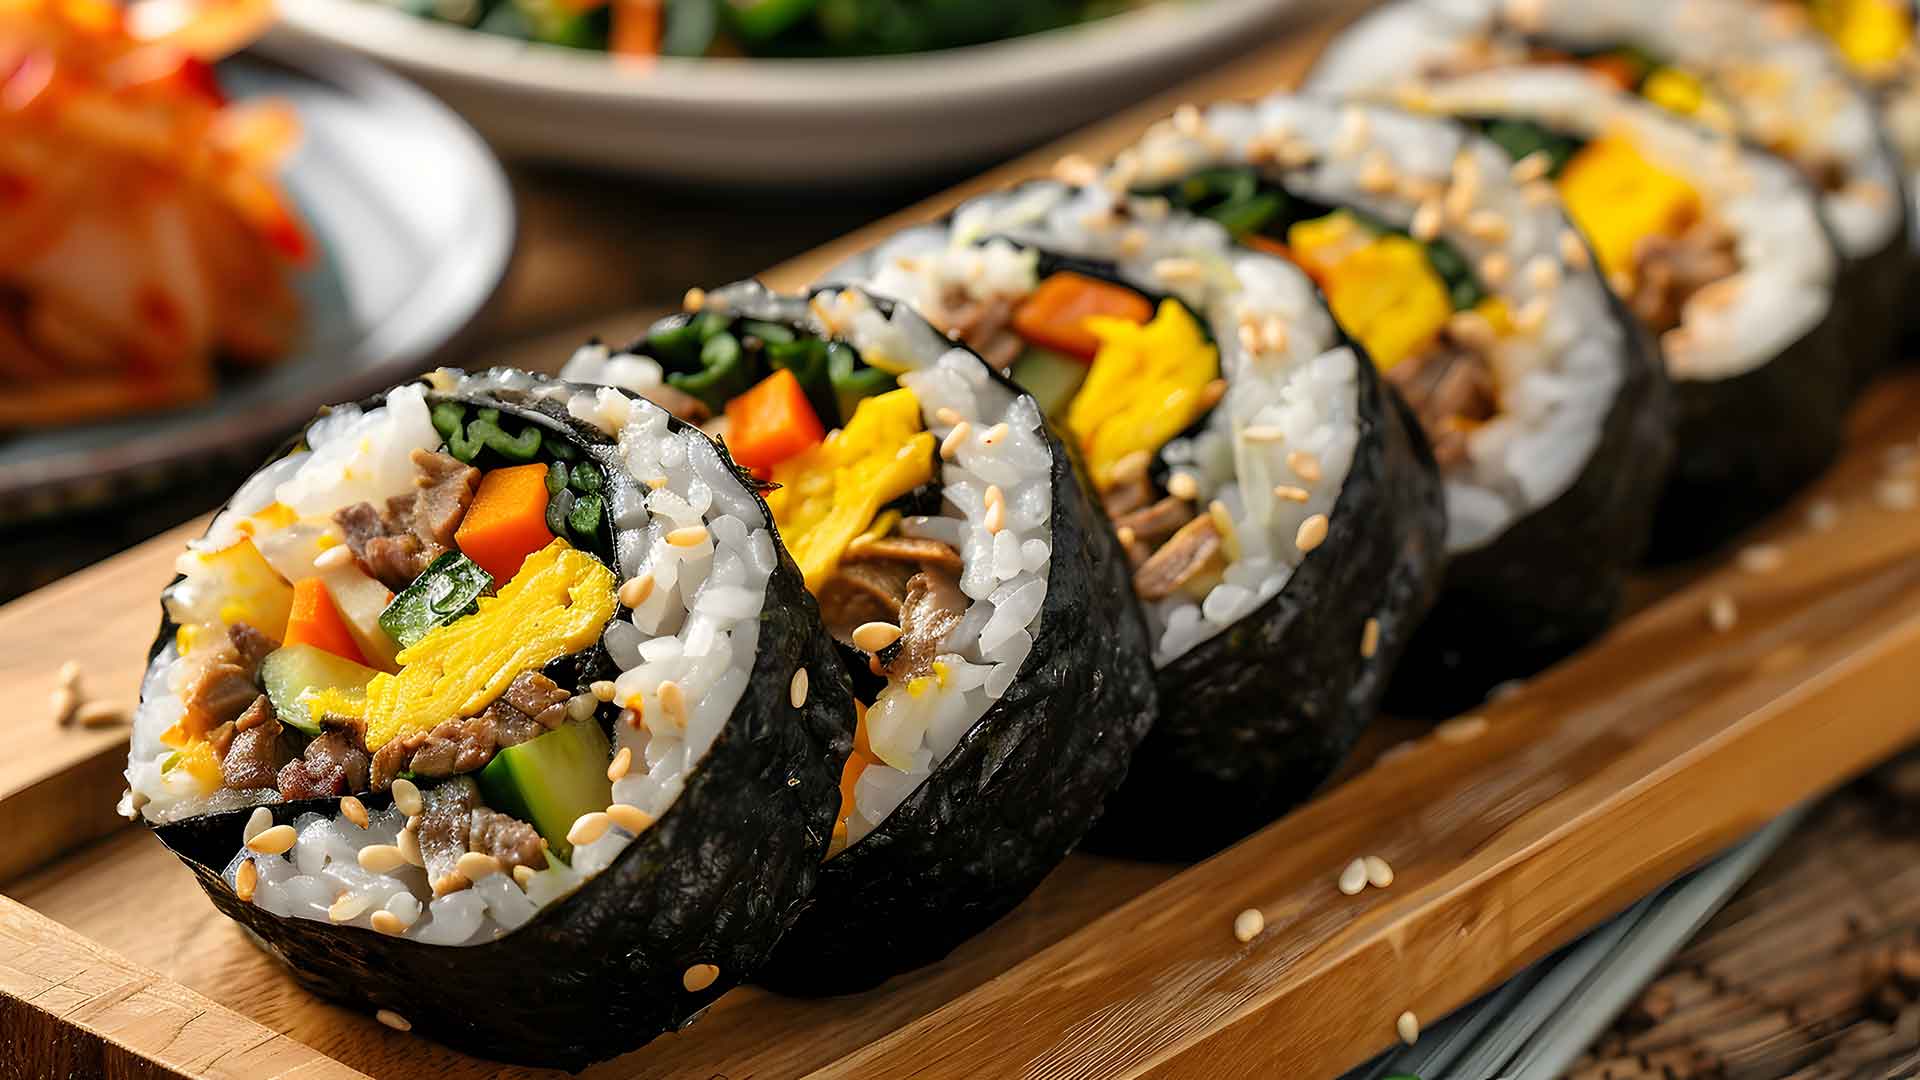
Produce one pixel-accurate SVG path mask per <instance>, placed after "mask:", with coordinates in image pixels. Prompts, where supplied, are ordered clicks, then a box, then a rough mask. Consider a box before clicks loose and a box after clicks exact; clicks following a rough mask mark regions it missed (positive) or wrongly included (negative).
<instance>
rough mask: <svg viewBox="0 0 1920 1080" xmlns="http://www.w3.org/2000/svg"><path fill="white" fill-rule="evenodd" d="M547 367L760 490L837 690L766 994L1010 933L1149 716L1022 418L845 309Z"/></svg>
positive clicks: (1039, 443) (1103, 596) (814, 986)
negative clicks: (814, 604)
mask: <svg viewBox="0 0 1920 1080" xmlns="http://www.w3.org/2000/svg"><path fill="white" fill-rule="evenodd" d="M567 370H568V372H569V373H570V374H572V375H574V376H576V377H580V378H590V379H591V378H617V379H619V380H621V382H622V385H625V386H628V387H630V388H632V389H634V390H635V391H636V392H639V393H643V394H647V395H650V396H662V397H664V395H666V394H686V395H694V396H696V397H698V398H699V401H700V407H701V409H702V410H703V411H705V412H707V413H708V414H709V415H710V416H711V419H710V420H709V421H708V424H709V430H711V431H713V432H714V433H715V434H716V435H718V436H720V437H722V438H724V439H725V441H726V443H727V445H728V447H729V448H730V449H731V450H732V453H733V457H734V459H735V460H736V461H739V462H741V463H742V464H744V465H747V466H749V467H751V468H753V469H754V470H755V471H756V473H757V474H758V475H759V476H761V477H762V478H764V479H765V480H767V481H768V482H769V483H771V484H772V485H775V486H774V489H773V490H772V491H770V492H769V493H768V495H767V502H768V505H769V507H771V509H772V512H773V516H774V520H775V522H776V523H777V524H778V526H779V529H780V535H781V537H782V539H783V540H784V541H785V543H786V545H787V547H788V548H789V549H790V550H791V551H792V552H793V553H794V557H795V558H796V560H797V561H798V563H799V565H800V568H801V572H802V573H803V574H804V576H805V579H806V583H807V586H808V588H809V589H810V590H812V592H813V594H814V595H815V596H816V597H817V598H818V600H819V603H820V613H821V617H822V618H823V620H824V625H825V628H826V630H827V631H828V632H829V633H830V634H831V635H832V637H833V639H834V641H835V642H836V643H837V644H838V647H839V649H840V653H841V656H842V657H843V659H844V661H845V663H846V665H847V668H848V670H849V671H850V673H851V677H852V680H853V686H854V692H855V697H856V701H857V705H856V708H857V709H858V710H859V711H860V719H859V725H858V736H857V741H856V746H855V750H854V753H853V756H852V757H851V758H850V759H848V761H847V766H846V770H845V772H844V773H843V775H842V781H841V783H842V791H843V803H842V807H841V816H840V821H839V824H838V825H837V826H836V828H835V832H834V838H833V846H832V849H831V850H830V852H829V854H828V857H827V861H826V865H825V866H824V867H823V868H822V869H821V875H820V885H819V888H818V889H817V890H816V891H815V893H814V899H813V904H812V906H811V908H810V909H809V910H808V912H807V913H806V915H804V916H803V917H802V918H801V920H800V922H799V923H798V924H797V925H796V926H795V927H794V928H793V929H792V930H791V931H790V932H789V933H788V935H787V936H786V938H785V939H784V940H783V941H782V943H781V945H780V948H779V950H778V952H777V953H776V954H775V957H774V960H773V962H772V963H771V965H770V966H769V967H768V968H766V969H765V970H763V971H762V972H761V975H760V978H761V981H762V982H764V983H766V984H768V985H770V986H772V987H774V988H776V989H780V990H786V991H791V992H797V993H808V994H819V993H838V992H850V991H855V990H861V989H866V988H868V987H871V986H874V985H876V984H878V983H880V982H881V981H883V980H885V979H886V978H888V977H890V976H892V975H895V974H898V973H900V972H903V971H907V970H910V969H912V968H914V967H918V966H920V965H922V964H927V963H931V962H933V961H935V960H938V959H940V958H941V957H943V956H945V955H946V954H947V953H948V952H949V951H951V950H952V949H953V947H954V946H956V945H958V944H959V943H960V942H962V941H964V940H966V939H967V938H968V937H970V936H972V935H973V934H974V933H976V932H978V931H979V930H981V929H982V928H984V927H986V926H987V925H988V924H990V923H992V922H993V921H994V920H996V919H998V918H999V917H1000V916H1001V915H1003V914H1005V913H1006V912H1007V911H1009V910H1011V909H1012V908H1013V907H1014V906H1015V905H1016V904H1018V903H1019V902H1020V900H1022V899H1023V898H1025V897H1026V895H1027V894H1028V893H1029V892H1031V891H1032V890H1033V888H1034V887H1035V886H1036V885H1038V884H1039V883H1040V880H1041V878H1043V877H1045V876H1046V874H1047V873H1048V871H1050V870H1051V869H1052V868H1053V867H1054V866H1055V865H1057V864H1058V863H1059V862H1060V860H1061V859H1063V858H1065V856H1066V855H1067V853H1068V851H1069V850H1071V849H1072V848H1073V846H1074V845H1075V844H1076V843H1077V842H1078V841H1079V840H1080V838H1081V836H1082V835H1083V834H1084V833H1085V831H1086V830H1087V828H1088V827H1089V826H1090V825H1091V823H1092V822H1093V820H1094V818H1095V817H1096V816H1097V815H1098V814H1099V812H1100V808H1101V806H1102V804H1103V803H1104V802H1105V801H1106V799H1107V797H1108V795H1109V794H1110V793H1111V792H1112V791H1113V789H1114V788H1115V787H1116V786H1118V784H1119V783H1120V779H1121V777H1122V776H1123V775H1124V773H1125V772H1126V768H1127V761H1128V758H1129V756H1130V755H1131V753H1132V751H1133V748H1134V746H1135V745H1136V744H1137V743H1138V742H1139V740H1140V738H1141V736H1142V735H1143V734H1144V732H1145V730H1146V726H1147V724H1148V723H1149V722H1150V721H1151V718H1152V714H1153V702H1154V698H1153V689H1154V684H1153V671H1152V666H1151V664H1150V662H1149V660H1148V654H1147V644H1146V632H1145V627H1144V625H1143V623H1142V621H1141V618H1140V615H1139V612H1138V609H1137V608H1136V607H1135V606H1134V605H1133V604H1132V602H1131V599H1130V597H1129V595H1128V589H1127V571H1126V562H1125V556H1124V555H1123V554H1122V552H1121V551H1120V547H1119V544H1118V543H1117V542H1116V540H1115V539H1114V536H1113V534H1112V533H1111V532H1110V531H1108V530H1107V529H1105V528H1104V527H1103V526H1102V524H1101V521H1100V518H1099V516H1098V511H1097V510H1096V509H1095V508H1094V507H1093V505H1092V504H1091V502H1090V501H1089V497H1088V494H1087V492H1086V490H1085V489H1084V487H1083V486H1082V481H1081V479H1080V478H1079V476H1078V475H1077V474H1076V471H1075V469H1074V463H1073V460H1072V458H1071V457H1070V456H1069V454H1068V453H1067V452H1066V450H1065V449H1064V448H1063V446H1062V445H1061V443H1060V442H1059V440H1058V438H1057V437H1056V436H1055V435H1054V434H1053V432H1052V431H1051V430H1050V429H1049V427H1048V425H1047V423H1046V420H1045V418H1044V416H1043V415H1042V410H1041V408H1040V406H1039V404H1038V403H1037V402H1036V401H1035V400H1034V398H1033V397H1031V396H1029V395H1027V394H1024V393H1021V392H1020V391H1019V390H1018V389H1017V388H1016V387H1014V386H1013V385H1012V384H1011V383H1009V382H1007V381H1006V380H1005V379H1004V378H1002V377H1001V376H999V375H998V374H997V373H996V372H994V371H993V370H992V369H991V368H990V367H989V366H988V365H987V364H986V363H985V362H983V361H982V360H981V359H980V357H979V356H977V355H975V354H974V353H972V352H970V351H968V350H967V349H966V348H964V347H963V346H960V345H956V344H955V343H954V342H952V341H949V340H948V339H947V338H945V337H943V336H942V335H941V334H940V333H938V332H937V331H935V330H934V329H933V327H931V326H929V325H928V324H927V323H926V322H925V320H923V319H921V318H919V317H918V316H917V315H915V314H913V313H912V312H911V311H909V310H908V309H907V308H905V307H904V306H895V305H893V304H890V303H884V302H877V301H875V300H874V299H873V298H871V297H869V296H868V295H867V294H865V293H862V292H860V291H858V290H854V289H825V290H820V291H816V292H814V293H812V294H811V295H806V296H793V295H780V294H775V293H772V292H769V291H767V290H765V289H764V288H762V287H760V286H759V285H757V284H754V283H751V282H748V283H740V284H736V285H731V286H728V287H726V288H724V289H720V290H716V291H714V292H712V293H707V294H704V297H703V303H702V304H701V306H700V308H699V310H698V311H695V312H691V313H688V314H685V315H681V316H676V317H674V318H671V319H668V320H666V321H664V322H662V323H660V324H659V325H657V326H655V327H654V328H653V330H652V331H651V332H649V333H648V335H647V336H646V337H645V338H644V339H642V340H641V341H638V342H635V343H634V344H633V345H631V346H629V348H628V349H627V350H625V351H624V352H622V353H618V354H613V353H610V352H609V351H608V350H606V349H604V348H600V349H592V350H584V351H582V352H581V353H580V354H579V355H577V356H576V357H575V359H574V360H573V361H572V362H571V364H570V365H569V367H568V369H567ZM683 404H684V403H683Z"/></svg>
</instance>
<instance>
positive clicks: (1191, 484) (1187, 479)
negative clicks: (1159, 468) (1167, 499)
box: [1167, 472, 1200, 499]
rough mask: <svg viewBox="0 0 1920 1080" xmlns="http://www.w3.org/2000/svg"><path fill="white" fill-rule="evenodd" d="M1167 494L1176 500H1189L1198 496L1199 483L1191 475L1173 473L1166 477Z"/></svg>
mask: <svg viewBox="0 0 1920 1080" xmlns="http://www.w3.org/2000/svg"><path fill="white" fill-rule="evenodd" d="M1167 494H1169V495H1172V496H1173V497H1174V498H1176V499H1191V498H1193V497H1195V496H1196V495H1199V494H1200V482H1199V481H1198V480H1195V479H1194V478H1193V474H1192V473H1185V472H1177V473H1174V474H1172V475H1170V476H1168V477H1167Z"/></svg>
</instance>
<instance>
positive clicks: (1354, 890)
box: [1337, 859, 1367, 896]
mask: <svg viewBox="0 0 1920 1080" xmlns="http://www.w3.org/2000/svg"><path fill="white" fill-rule="evenodd" d="M1337 884H1338V885H1339V887H1340V891H1341V892H1342V893H1344V894H1346V895H1348V896H1358V895H1359V894H1360V890H1361V889H1364V888H1366V887H1367V864H1366V862H1365V861H1364V860H1362V859H1355V860H1353V861H1352V862H1350V863H1348V864H1347V866H1346V869H1344V870H1342V871H1340V880H1339V881H1338V882H1337Z"/></svg>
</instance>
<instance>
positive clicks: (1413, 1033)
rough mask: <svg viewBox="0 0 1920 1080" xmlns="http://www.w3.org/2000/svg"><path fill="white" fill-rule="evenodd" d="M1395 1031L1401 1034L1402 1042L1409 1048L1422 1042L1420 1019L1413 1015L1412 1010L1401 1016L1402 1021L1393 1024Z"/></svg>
mask: <svg viewBox="0 0 1920 1080" xmlns="http://www.w3.org/2000/svg"><path fill="white" fill-rule="evenodd" d="M1393 1029H1394V1030H1395V1031H1396V1032H1398V1033H1399V1035H1400V1041H1401V1042H1403V1043H1406V1044H1407V1045H1408V1046H1412V1045H1413V1044H1414V1043H1417V1042H1419V1041H1420V1018H1419V1017H1417V1016H1415V1015H1413V1010H1412V1009H1408V1010H1407V1011H1406V1012H1403V1013H1401V1014H1400V1019H1398V1020H1395V1021H1394V1022H1393Z"/></svg>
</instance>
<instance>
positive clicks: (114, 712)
mask: <svg viewBox="0 0 1920 1080" xmlns="http://www.w3.org/2000/svg"><path fill="white" fill-rule="evenodd" d="M73 722H74V723H76V724H79V725H80V726H81V727H83V728H104V727H118V726H119V725H121V724H124V723H126V722H127V711H126V710H125V709H123V708H121V707H120V706H118V705H115V704H113V703H111V702H107V701H83V702H81V703H80V706H79V708H77V709H75V710H73Z"/></svg>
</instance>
